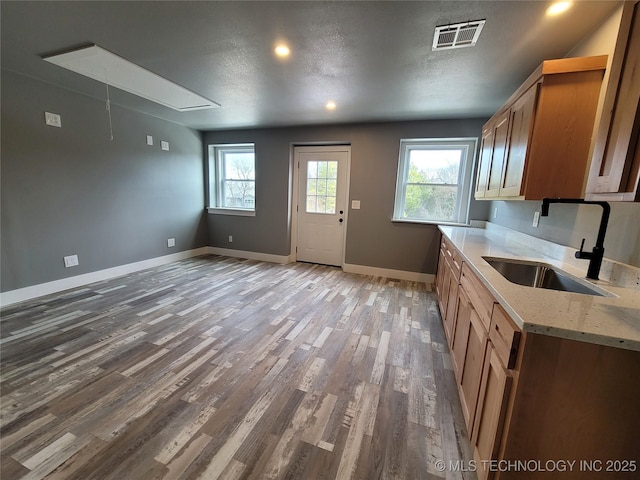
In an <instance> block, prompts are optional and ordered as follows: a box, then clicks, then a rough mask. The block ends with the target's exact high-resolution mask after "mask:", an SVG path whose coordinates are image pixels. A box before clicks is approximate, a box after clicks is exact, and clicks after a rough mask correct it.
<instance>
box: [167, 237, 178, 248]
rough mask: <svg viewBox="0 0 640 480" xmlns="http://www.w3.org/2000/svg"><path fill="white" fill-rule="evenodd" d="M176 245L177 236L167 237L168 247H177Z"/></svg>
mask: <svg viewBox="0 0 640 480" xmlns="http://www.w3.org/2000/svg"><path fill="white" fill-rule="evenodd" d="M175 246H176V239H175V238H169V239H167V247H169V248H171V247H175Z"/></svg>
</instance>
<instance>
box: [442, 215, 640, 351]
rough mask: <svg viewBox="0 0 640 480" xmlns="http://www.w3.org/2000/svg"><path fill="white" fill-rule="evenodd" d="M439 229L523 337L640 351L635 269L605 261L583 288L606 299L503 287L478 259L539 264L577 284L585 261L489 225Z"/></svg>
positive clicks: (639, 290)
mask: <svg viewBox="0 0 640 480" xmlns="http://www.w3.org/2000/svg"><path fill="white" fill-rule="evenodd" d="M439 228H440V231H441V232H442V233H443V234H444V235H445V236H446V237H447V238H448V239H449V240H451V242H452V243H453V245H454V246H455V247H456V248H457V249H458V250H459V251H460V252H461V253H462V256H463V257H464V258H463V261H464V262H465V263H467V264H468V265H469V267H471V269H472V270H473V271H474V272H475V273H476V274H477V275H478V277H479V278H480V279H481V281H482V282H483V283H484V284H485V286H486V287H487V288H488V289H489V291H491V293H493V295H494V296H495V298H496V300H497V301H498V303H500V305H502V307H503V308H504V309H505V310H506V311H507V313H509V314H510V315H511V317H512V318H513V320H514V321H515V322H516V324H517V325H518V326H519V327H520V328H521V329H522V330H523V331H526V332H533V333H539V334H543V335H552V336H555V337H560V338H568V339H573V340H580V341H584V342H590V343H595V344H599V345H608V346H612V347H618V348H625V349H628V350H636V351H640V268H636V267H632V266H629V265H624V264H621V263H617V262H614V261H611V260H608V259H606V258H605V261H604V262H603V266H602V269H601V273H600V278H601V280H598V281H593V280H590V281H589V282H591V283H592V284H593V285H595V286H597V287H598V288H599V289H600V290H604V291H606V292H608V293H609V294H611V296H603V297H599V296H592V295H583V294H578V293H570V292H560V291H555V290H547V289H543V288H532V287H526V286H522V285H517V284H515V283H511V282H510V281H508V280H507V279H506V278H504V277H503V276H502V275H501V274H500V273H498V272H497V271H496V270H495V269H494V268H493V267H492V266H491V265H489V264H488V263H487V262H486V261H485V260H484V259H483V258H482V257H483V256H485V257H501V258H512V259H515V260H527V261H534V262H543V263H547V264H549V265H552V266H554V267H556V268H559V269H561V270H564V271H565V272H567V273H569V274H571V275H573V276H575V277H578V278H579V279H581V280H582V281H586V278H585V275H586V272H587V266H588V264H589V261H588V260H581V259H576V258H575V257H574V253H575V251H576V250H575V249H572V248H569V247H564V246H561V245H558V244H555V243H551V242H548V241H545V240H541V239H539V238H535V237H531V236H529V235H525V234H523V233H519V232H516V231H514V230H510V229H508V228H505V227H501V226H499V225H495V224H492V223H486V224H484V225H483V227H482V228H470V227H450V226H440V227H439ZM605 255H606V251H605Z"/></svg>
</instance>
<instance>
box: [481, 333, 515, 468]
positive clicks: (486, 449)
mask: <svg viewBox="0 0 640 480" xmlns="http://www.w3.org/2000/svg"><path fill="white" fill-rule="evenodd" d="M484 358H485V361H484V369H483V372H482V382H481V384H480V393H479V396H478V403H477V407H476V419H475V423H474V425H473V433H472V436H471V444H472V445H473V456H474V459H475V461H476V463H477V464H478V465H479V468H478V472H477V473H478V479H479V480H484V479H486V478H491V474H493V472H489V471H484V470H483V468H482V465H483V463H482V461H483V460H484V461H487V460H495V459H497V456H498V450H499V448H500V440H501V439H502V427H503V425H504V417H505V413H506V410H507V403H508V400H509V392H510V390H511V382H512V377H511V374H510V373H509V371H508V370H507V369H506V368H505V367H504V365H502V363H501V362H500V359H499V357H498V355H497V354H496V351H495V349H494V348H493V345H492V344H491V342H488V344H487V348H486V354H485V357H484Z"/></svg>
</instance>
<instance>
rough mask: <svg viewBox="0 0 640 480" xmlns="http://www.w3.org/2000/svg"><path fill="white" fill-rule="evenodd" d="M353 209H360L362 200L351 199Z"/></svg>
mask: <svg viewBox="0 0 640 480" xmlns="http://www.w3.org/2000/svg"><path fill="white" fill-rule="evenodd" d="M351 209H352V210H360V200H351Z"/></svg>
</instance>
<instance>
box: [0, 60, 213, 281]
mask: <svg viewBox="0 0 640 480" xmlns="http://www.w3.org/2000/svg"><path fill="white" fill-rule="evenodd" d="M45 111H49V112H53V113H57V114H60V115H61V116H62V128H55V127H50V126H46V125H45V121H44V112H45ZM112 116H113V133H114V139H113V140H112V141H111V140H109V122H108V117H107V112H106V110H105V102H101V101H99V100H96V99H94V98H90V97H86V96H83V95H80V94H77V93H75V92H72V91H69V90H64V89H61V88H58V87H56V86H53V85H50V84H47V83H43V82H40V81H37V80H34V79H31V78H28V77H24V76H21V75H17V74H14V73H11V72H7V71H2V146H1V148H2V151H1V153H2V185H1V186H2V207H1V208H2V210H1V215H2V216H1V221H2V225H1V233H2V237H1V259H2V270H1V283H2V285H1V289H2V291H9V290H13V289H17V288H21V287H26V286H31V285H36V284H39V283H43V282H48V281H52V280H58V279H61V278H65V277H69V276H74V275H79V274H83V273H88V272H93V271H97V270H101V269H105V268H109V267H114V266H119V265H124V264H127V263H131V262H136V261H140V260H146V259H150V258H155V257H159V256H162V255H167V254H171V253H177V252H180V251H183V250H189V249H193V248H197V247H201V246H205V245H207V229H206V216H205V215H206V214H205V213H204V210H203V207H204V171H203V163H202V138H201V135H200V133H199V132H196V131H194V130H191V129H188V128H185V127H182V126H179V125H176V124H173V123H169V122H166V121H164V120H160V119H157V118H154V117H150V116H148V115H144V114H141V113H138V112H135V111H132V110H127V109H123V108H121V107H118V106H117V105H112ZM147 134H149V135H153V137H154V140H155V144H154V145H153V146H147V145H146V135H147ZM161 140H165V141H168V142H169V146H170V151H168V152H165V151H162V150H161V148H160V141H161ZM168 238H175V239H176V246H175V247H174V248H168V247H167V239H168ZM73 254H77V255H78V257H79V261H80V265H79V266H77V267H73V268H65V267H64V263H63V257H64V256H66V255H73Z"/></svg>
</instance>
